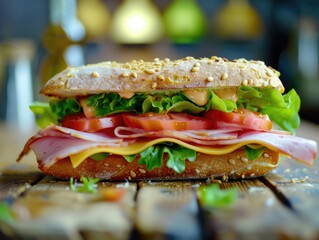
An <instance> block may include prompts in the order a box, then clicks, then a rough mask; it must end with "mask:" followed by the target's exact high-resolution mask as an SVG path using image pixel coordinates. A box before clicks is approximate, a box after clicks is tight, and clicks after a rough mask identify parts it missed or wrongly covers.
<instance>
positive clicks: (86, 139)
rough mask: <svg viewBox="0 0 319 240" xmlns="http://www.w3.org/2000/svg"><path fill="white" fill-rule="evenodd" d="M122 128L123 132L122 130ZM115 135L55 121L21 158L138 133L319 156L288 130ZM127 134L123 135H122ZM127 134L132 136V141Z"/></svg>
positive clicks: (61, 153) (304, 158)
mask: <svg viewBox="0 0 319 240" xmlns="http://www.w3.org/2000/svg"><path fill="white" fill-rule="evenodd" d="M121 131H122V133H121ZM115 135H116V136H117V137H114V136H108V135H107V134H104V133H84V132H80V131H76V130H72V129H69V128H64V127H60V126H55V125H52V126H50V127H48V128H46V129H44V130H42V131H41V132H39V133H38V134H37V135H35V136H33V137H31V138H30V139H29V141H28V142H27V143H26V145H25V147H24V149H23V151H22V152H21V154H20V156H19V158H18V161H19V160H20V159H21V158H22V157H23V155H25V154H26V153H27V152H29V151H30V149H32V150H33V151H34V152H35V154H36V156H37V158H38V160H39V163H40V164H41V165H42V166H43V167H45V168H47V167H50V166H52V165H53V164H54V163H56V162H57V161H58V160H59V159H63V158H65V157H68V156H70V155H72V154H76V153H80V152H82V151H85V150H88V149H90V148H95V147H103V146H108V147H110V146H111V147H115V148H116V147H120V146H125V145H127V144H130V142H134V141H136V139H137V138H138V137H142V138H145V137H152V138H161V137H163V136H165V137H169V138H175V139H179V140H182V141H184V142H193V143H196V145H197V146H200V145H202V146H206V147H207V146H208V145H211V146H215V147H216V146H217V147H222V146H226V145H238V146H243V145H246V144H260V145H263V146H266V147H268V148H270V149H271V150H273V151H277V152H280V153H281V154H284V155H286V156H288V157H291V158H293V159H296V160H298V161H300V162H302V163H304V164H306V165H311V164H312V163H313V161H314V159H315V157H316V153H317V143H316V142H315V141H313V140H308V139H304V138H301V137H296V136H293V135H288V134H278V133H273V132H258V131H249V132H240V131H239V132H236V131H235V132H232V131H230V130H229V131H227V130H207V131H206V130H205V131H165V132H162V133H155V132H148V133H145V132H143V131H139V130H134V129H127V128H118V129H117V130H116V131H115ZM120 136H121V137H123V138H120ZM124 137H129V141H127V140H125V139H124Z"/></svg>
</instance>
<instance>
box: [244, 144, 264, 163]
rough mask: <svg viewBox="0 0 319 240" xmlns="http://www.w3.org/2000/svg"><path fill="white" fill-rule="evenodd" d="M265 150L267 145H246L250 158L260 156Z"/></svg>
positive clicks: (246, 152) (253, 158) (246, 151)
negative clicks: (256, 146) (257, 146)
mask: <svg viewBox="0 0 319 240" xmlns="http://www.w3.org/2000/svg"><path fill="white" fill-rule="evenodd" d="M264 151H265V147H259V148H254V147H251V146H249V145H246V146H245V154H246V156H247V158H248V159H249V160H255V159H257V158H259V157H260V156H261V155H262V154H263V152H264Z"/></svg>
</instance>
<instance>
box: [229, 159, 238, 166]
mask: <svg viewBox="0 0 319 240" xmlns="http://www.w3.org/2000/svg"><path fill="white" fill-rule="evenodd" d="M228 163H229V164H231V165H235V164H236V162H235V160H234V159H232V158H230V159H228Z"/></svg>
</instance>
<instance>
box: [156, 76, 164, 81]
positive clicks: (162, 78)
mask: <svg viewBox="0 0 319 240" xmlns="http://www.w3.org/2000/svg"><path fill="white" fill-rule="evenodd" d="M157 79H158V80H162V81H163V80H165V77H164V76H163V75H158V76H157Z"/></svg>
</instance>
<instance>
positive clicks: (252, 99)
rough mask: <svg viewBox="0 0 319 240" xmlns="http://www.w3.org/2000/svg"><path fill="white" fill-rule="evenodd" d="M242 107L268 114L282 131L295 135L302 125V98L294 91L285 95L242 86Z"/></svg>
mask: <svg viewBox="0 0 319 240" xmlns="http://www.w3.org/2000/svg"><path fill="white" fill-rule="evenodd" d="M237 93H238V102H237V104H238V105H240V106H241V107H244V108H247V109H250V110H253V111H257V112H261V113H263V114H267V115H268V116H269V118H270V119H271V120H272V121H273V122H275V123H276V124H277V125H278V126H279V127H280V128H281V129H283V130H287V131H290V132H291V133H293V134H294V133H295V129H297V128H298V127H299V125H300V117H299V114H298V112H299V109H300V97H299V96H298V94H297V93H296V91H295V90H294V89H292V90H290V91H289V92H288V93H286V94H285V95H282V94H281V93H280V92H279V91H278V90H275V89H271V88H264V89H260V88H255V87H249V86H242V87H240V88H239V89H238V92H237Z"/></svg>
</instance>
